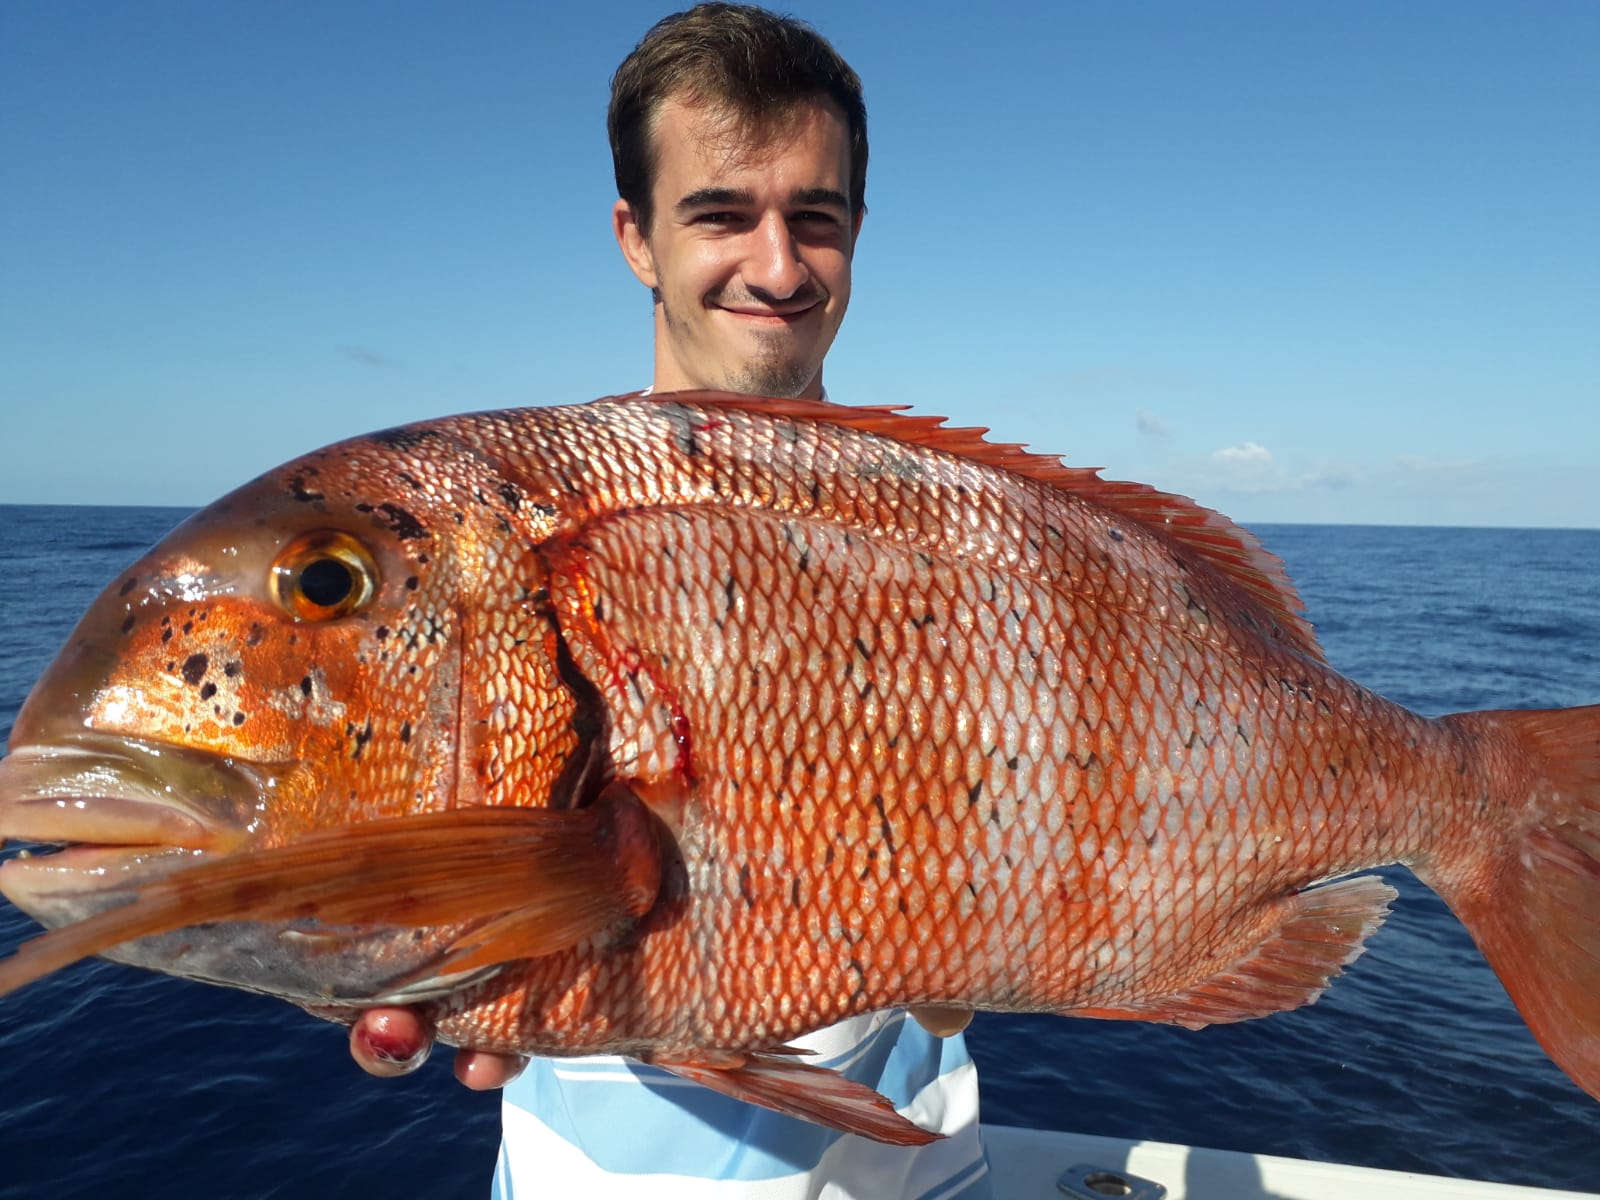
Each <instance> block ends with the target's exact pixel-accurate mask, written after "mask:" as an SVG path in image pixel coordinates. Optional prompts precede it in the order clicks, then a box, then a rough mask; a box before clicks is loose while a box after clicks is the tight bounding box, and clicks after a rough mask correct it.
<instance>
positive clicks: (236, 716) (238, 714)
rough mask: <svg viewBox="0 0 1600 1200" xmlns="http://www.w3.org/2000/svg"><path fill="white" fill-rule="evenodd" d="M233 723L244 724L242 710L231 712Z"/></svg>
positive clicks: (236, 724)
mask: <svg viewBox="0 0 1600 1200" xmlns="http://www.w3.org/2000/svg"><path fill="white" fill-rule="evenodd" d="M233 723H234V725H235V726H238V725H243V724H244V714H243V713H242V712H236V713H234V714H233Z"/></svg>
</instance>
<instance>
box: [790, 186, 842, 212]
mask: <svg viewBox="0 0 1600 1200" xmlns="http://www.w3.org/2000/svg"><path fill="white" fill-rule="evenodd" d="M791 199H792V200H793V201H794V202H795V203H796V204H803V205H808V206H815V207H818V208H820V207H822V206H824V205H831V206H832V207H834V208H845V209H848V208H849V207H850V200H849V198H848V197H846V196H845V194H844V193H843V192H840V191H836V190H834V189H833V188H801V189H800V190H799V191H798V192H795V193H794V195H793V196H792V197H791Z"/></svg>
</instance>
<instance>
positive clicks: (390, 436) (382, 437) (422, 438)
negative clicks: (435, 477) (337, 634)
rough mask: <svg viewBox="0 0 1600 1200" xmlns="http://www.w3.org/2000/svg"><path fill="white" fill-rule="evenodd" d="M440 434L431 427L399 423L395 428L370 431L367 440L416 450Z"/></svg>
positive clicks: (401, 448) (396, 447)
mask: <svg viewBox="0 0 1600 1200" xmlns="http://www.w3.org/2000/svg"><path fill="white" fill-rule="evenodd" d="M438 436H439V435H438V434H437V433H435V432H434V431H433V430H431V429H418V428H417V427H416V426H414V425H398V426H396V427H395V428H393V429H380V430H378V432H377V433H369V434H368V435H367V437H366V440H367V441H369V442H373V443H375V444H377V445H379V446H392V447H393V448H394V449H396V450H414V449H416V448H417V447H418V446H425V445H427V444H428V443H429V442H431V441H433V440H434V439H435V438H437V437H438Z"/></svg>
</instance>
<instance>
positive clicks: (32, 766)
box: [0, 732, 271, 850]
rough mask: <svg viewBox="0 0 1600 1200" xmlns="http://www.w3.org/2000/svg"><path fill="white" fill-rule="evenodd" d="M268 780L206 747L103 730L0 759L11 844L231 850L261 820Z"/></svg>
mask: <svg viewBox="0 0 1600 1200" xmlns="http://www.w3.org/2000/svg"><path fill="white" fill-rule="evenodd" d="M270 784H271V780H270V778H269V775H268V772H266V771H265V770H264V769H262V768H260V767H257V766H254V765H252V764H246V763H240V762H238V761H237V760H234V759H230V758H225V757H223V756H221V755H215V754H210V753H208V752H205V751H196V750H191V749H189V748H187V747H183V746H172V745H167V744H164V743H160V742H151V741H146V740H144V739H141V738H134V737H123V736H117V735H109V734H104V733H97V732H85V733H80V734H74V735H71V736H69V737H67V738H64V739H61V740H58V741H52V742H49V743H35V744H29V745H24V746H19V747H16V748H14V749H13V750H12V752H11V753H10V754H8V755H7V756H6V757H5V758H4V759H3V760H0V845H3V844H4V842H5V841H6V840H7V839H17V840H22V841H30V842H64V843H69V844H82V843H90V844H95V845H104V846H145V847H176V848H182V849H188V850H229V849H233V848H235V847H237V846H238V845H240V844H241V843H242V842H244V841H246V840H247V839H248V838H249V837H250V836H251V834H252V833H253V832H254V831H255V830H256V829H257V827H258V826H259V825H260V823H261V814H262V811H263V803H262V802H263V798H264V796H265V794H266V792H267V791H268V790H269V788H270Z"/></svg>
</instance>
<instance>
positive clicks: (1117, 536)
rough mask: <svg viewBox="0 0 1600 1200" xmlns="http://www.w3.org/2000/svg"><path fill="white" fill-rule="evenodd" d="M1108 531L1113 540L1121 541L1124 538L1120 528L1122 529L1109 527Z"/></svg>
mask: <svg viewBox="0 0 1600 1200" xmlns="http://www.w3.org/2000/svg"><path fill="white" fill-rule="evenodd" d="M1106 532H1107V533H1109V534H1110V535H1111V540H1112V541H1113V542H1120V541H1121V540H1122V530H1120V529H1108V530H1107V531H1106Z"/></svg>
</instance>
